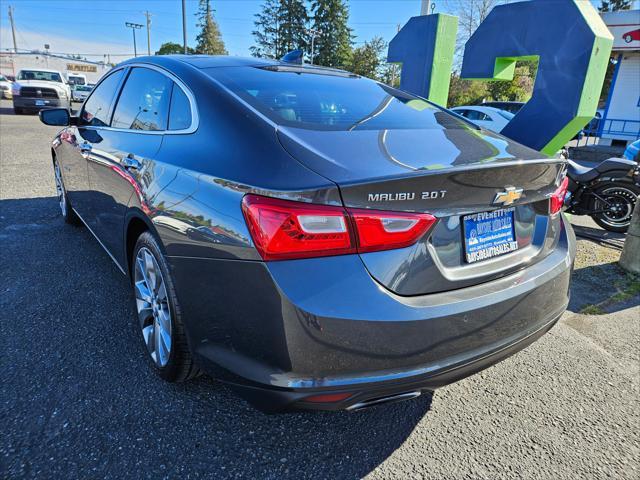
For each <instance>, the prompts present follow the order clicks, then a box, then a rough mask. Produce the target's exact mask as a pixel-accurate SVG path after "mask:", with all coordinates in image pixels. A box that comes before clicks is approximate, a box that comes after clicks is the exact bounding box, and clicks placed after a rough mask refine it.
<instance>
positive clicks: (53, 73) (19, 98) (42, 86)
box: [11, 68, 71, 114]
mask: <svg viewBox="0 0 640 480" xmlns="http://www.w3.org/2000/svg"><path fill="white" fill-rule="evenodd" d="M11 90H12V94H13V111H14V112H15V113H17V114H19V113H26V112H38V111H40V110H42V109H43V108H56V107H64V108H70V107H71V89H70V88H69V84H68V83H67V81H66V80H65V79H64V77H63V76H62V74H61V73H60V72H59V71H57V70H48V69H44V68H33V69H23V70H20V71H19V72H18V75H17V76H16V81H15V82H14V83H13V86H12V89H11Z"/></svg>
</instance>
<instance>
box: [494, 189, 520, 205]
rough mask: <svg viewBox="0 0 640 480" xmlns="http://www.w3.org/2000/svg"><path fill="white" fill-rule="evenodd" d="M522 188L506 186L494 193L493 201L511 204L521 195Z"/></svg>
mask: <svg viewBox="0 0 640 480" xmlns="http://www.w3.org/2000/svg"><path fill="white" fill-rule="evenodd" d="M522 191H523V190H522V189H521V188H516V187H507V188H505V189H504V192H498V193H496V198H494V199H493V203H501V204H503V205H511V204H512V203H513V202H515V201H516V200H518V199H519V198H520V197H521V196H522Z"/></svg>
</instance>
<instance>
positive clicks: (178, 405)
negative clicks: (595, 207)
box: [0, 100, 640, 479]
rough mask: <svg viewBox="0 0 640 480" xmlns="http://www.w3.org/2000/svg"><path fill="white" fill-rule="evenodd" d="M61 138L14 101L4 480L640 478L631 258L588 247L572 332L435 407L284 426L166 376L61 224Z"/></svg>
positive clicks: (1, 108)
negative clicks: (623, 265) (56, 142)
mask: <svg viewBox="0 0 640 480" xmlns="http://www.w3.org/2000/svg"><path fill="white" fill-rule="evenodd" d="M55 132H56V129H55V128H52V127H46V126H44V125H42V124H40V123H39V121H38V119H37V117H36V116H31V115H29V116H15V115H13V112H12V110H11V103H10V102H8V101H5V100H3V101H2V102H1V105H0V267H1V268H0V271H1V272H2V274H1V277H0V311H1V312H2V323H1V325H2V331H1V334H0V342H1V349H2V350H1V358H2V368H1V369H0V385H1V386H0V389H1V392H2V397H1V402H0V405H1V410H0V418H2V439H1V440H0V477H1V478H13V479H17V478H53V479H67V478H69V479H70V478H127V477H131V478H154V479H155V478H178V477H180V478H295V479H299V478H318V479H319V478H329V479H335V478H341V479H342V478H346V479H355V478H361V477H367V478H372V479H381V478H403V479H405V478H433V479H447V478H452V479H453V478H455V479H460V478H471V479H481V478H487V479H497V478H544V479H547V478H553V479H560V478H566V479H575V478H609V477H616V478H638V476H639V475H640V306H639V305H638V303H639V302H638V299H639V294H638V293H637V291H636V290H637V279H635V280H634V279H630V278H627V277H624V275H623V274H622V273H621V272H620V271H619V270H618V268H617V266H616V265H615V262H616V261H617V258H618V256H619V250H617V249H615V248H611V247H610V246H603V245H601V244H599V243H597V242H593V241H589V240H580V242H579V253H578V258H577V262H576V271H575V277H574V285H573V291H572V294H573V297H572V302H571V305H570V311H568V312H567V313H566V314H565V315H564V316H563V317H562V319H561V321H560V322H559V324H558V325H557V326H555V327H554V328H553V329H552V330H551V332H550V333H548V334H547V335H546V336H544V337H543V338H542V339H541V340H539V341H538V342H537V343H535V344H534V345H532V346H531V347H529V348H527V349H526V350H524V351H522V352H520V353H518V354H517V355H515V356H513V357H511V358H509V359H508V360H506V361H504V362H502V363H500V364H498V365H496V366H494V367H492V368H490V369H488V370H486V371H485V372H483V373H481V374H478V375H475V376H473V377H471V378H469V379H466V380H463V381H461V382H459V383H457V384H454V385H451V386H449V387H446V388H443V389H441V390H439V391H437V392H436V393H435V394H434V395H433V397H427V396H422V397H420V398H419V399H417V400H413V401H409V402H404V403H397V404H393V405H388V406H383V407H378V408H373V409H369V410H364V411H361V412H358V413H308V414H285V415H276V416H268V415H264V414H262V413H260V412H258V411H256V410H254V409H253V408H252V407H250V406H249V405H247V404H246V403H245V402H244V401H243V400H241V399H240V398H239V397H237V396H236V395H235V394H234V393H233V392H231V391H230V390H229V389H227V388H226V387H225V386H223V385H221V384H219V383H217V382H215V381H214V380H212V379H210V378H208V377H206V376H203V377H200V378H198V379H196V380H195V381H191V382H189V383H186V384H181V385H172V384H167V383H164V382H163V381H161V380H160V379H159V378H158V377H157V376H156V375H155V374H154V373H153V372H152V371H151V369H150V368H148V366H147V364H146V359H145V355H146V353H145V351H144V348H145V347H144V345H143V343H142V340H141V339H140V338H139V334H138V332H137V328H138V327H137V325H136V324H135V322H134V306H133V299H132V295H131V292H130V286H129V284H128V282H127V280H126V279H125V278H124V277H123V276H122V274H121V273H120V272H119V271H118V269H117V268H116V266H115V265H114V264H113V263H112V262H111V260H110V259H109V257H108V256H107V255H106V253H104V251H103V250H102V248H101V247H100V246H99V244H98V243H97V242H96V241H95V240H94V239H93V237H92V236H91V234H90V233H89V232H88V230H86V229H85V228H77V227H72V226H69V225H65V224H64V223H63V221H62V219H61V217H60V215H59V208H58V203H57V199H56V198H55V187H54V182H53V171H52V167H51V157H50V153H49V141H50V139H51V138H52V136H53V135H54V134H55ZM634 282H636V283H634ZM634 285H635V287H634ZM634 288H636V290H634ZM613 295H617V296H615V297H614V299H615V300H618V301H612V300H609V299H611V297H612V296H613ZM585 311H586V312H590V313H591V314H590V315H587V314H583V313H579V312H585Z"/></svg>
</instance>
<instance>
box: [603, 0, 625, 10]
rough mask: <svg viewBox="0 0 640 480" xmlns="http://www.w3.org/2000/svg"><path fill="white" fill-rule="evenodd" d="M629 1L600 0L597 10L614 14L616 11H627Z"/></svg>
mask: <svg viewBox="0 0 640 480" xmlns="http://www.w3.org/2000/svg"><path fill="white" fill-rule="evenodd" d="M630 8H631V0H601V4H600V7H599V10H600V11H601V12H615V11H616V10H629V9H630Z"/></svg>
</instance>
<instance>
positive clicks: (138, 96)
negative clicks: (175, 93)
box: [111, 68, 173, 131]
mask: <svg viewBox="0 0 640 480" xmlns="http://www.w3.org/2000/svg"><path fill="white" fill-rule="evenodd" d="M172 84H173V82H172V81H171V80H170V79H169V78H168V77H167V76H165V75H163V74H162V73H160V72H157V71H155V70H151V69H148V68H134V69H133V70H131V73H130V74H129V77H128V78H127V81H126V83H125V84H124V87H123V89H122V94H121V95H120V98H119V99H118V103H117V105H116V109H115V112H114V114H113V121H112V122H111V126H112V127H113V128H124V129H130V130H144V131H161V130H166V129H167V116H168V115H167V114H168V112H169V98H170V96H171V86H172Z"/></svg>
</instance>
